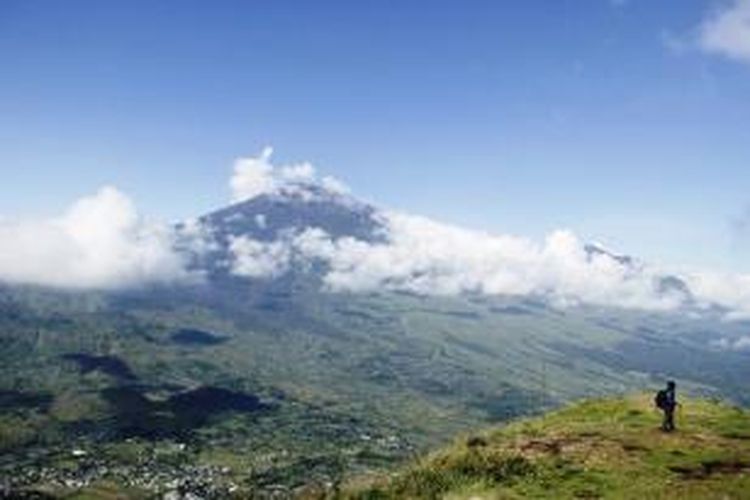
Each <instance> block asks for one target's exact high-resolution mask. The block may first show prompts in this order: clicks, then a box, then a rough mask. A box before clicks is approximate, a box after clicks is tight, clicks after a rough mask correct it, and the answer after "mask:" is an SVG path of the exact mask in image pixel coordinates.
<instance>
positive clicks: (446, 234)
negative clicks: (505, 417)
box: [234, 213, 681, 309]
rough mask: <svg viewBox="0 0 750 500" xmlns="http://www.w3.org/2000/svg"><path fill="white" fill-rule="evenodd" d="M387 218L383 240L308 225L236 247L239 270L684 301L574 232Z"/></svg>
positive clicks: (387, 285) (633, 303)
mask: <svg viewBox="0 0 750 500" xmlns="http://www.w3.org/2000/svg"><path fill="white" fill-rule="evenodd" d="M382 218H383V221H384V224H385V236H386V241H384V242H382V243H368V242H366V241H362V240H358V239H354V238H351V237H343V238H338V239H334V238H331V236H330V235H328V234H327V233H325V232H324V231H322V230H321V229H318V228H307V229H305V230H302V231H300V232H299V233H297V234H296V235H294V236H285V237H283V238H281V239H279V240H277V241H276V242H274V243H273V246H271V245H269V244H267V243H263V244H261V243H258V242H253V243H252V244H250V245H249V248H244V247H242V248H235V249H234V250H235V258H236V260H235V265H234V271H235V272H237V273H238V274H242V275H245V276H254V277H258V276H261V275H263V270H264V269H267V270H268V271H269V272H270V273H272V274H274V275H278V274H279V273H281V272H283V271H285V270H286V269H287V268H288V266H290V265H291V264H292V263H293V262H295V261H310V260H320V261H323V262H325V263H326V264H327V266H328V271H327V273H326V275H325V276H324V281H325V284H326V286H327V287H328V288H329V289H331V290H334V291H353V292H363V291H371V290H382V289H390V290H404V291H412V292H416V293H422V294H439V295H455V294H460V293H464V292H476V293H484V294H511V295H528V294H543V295H546V296H549V297H550V298H552V299H553V300H554V301H555V302H556V303H558V304H560V305H567V304H574V303H580V302H585V303H590V304H601V305H616V306H622V307H633V308H644V309H671V308H674V307H677V306H678V305H679V303H680V300H681V297H678V296H674V295H669V294H667V295H664V294H660V293H658V292H657V290H656V287H655V286H654V279H655V278H656V275H655V274H653V273H652V272H651V271H650V270H649V269H647V268H640V269H638V270H637V272H635V270H634V269H633V268H632V267H629V266H626V265H623V264H621V263H620V262H618V261H617V260H615V259H614V258H612V257H610V256H607V255H606V254H596V255H589V254H587V252H586V251H585V249H584V246H583V244H582V243H581V241H579V240H578V238H576V237H575V236H574V235H573V234H572V233H570V232H568V231H556V232H554V233H552V234H551V235H549V236H548V237H547V239H546V240H545V241H544V243H542V244H537V243H534V242H533V241H531V240H528V239H525V238H520V237H515V236H504V235H490V234H487V233H482V232H478V231H470V230H466V229H462V228H459V227H456V226H450V225H446V224H441V223H438V222H435V221H432V220H430V219H426V218H423V217H417V216H412V215H405V214H399V213H384V214H382ZM245 243H247V242H245ZM275 245H281V247H279V246H275ZM282 248H284V250H282ZM264 252H269V253H270V255H264Z"/></svg>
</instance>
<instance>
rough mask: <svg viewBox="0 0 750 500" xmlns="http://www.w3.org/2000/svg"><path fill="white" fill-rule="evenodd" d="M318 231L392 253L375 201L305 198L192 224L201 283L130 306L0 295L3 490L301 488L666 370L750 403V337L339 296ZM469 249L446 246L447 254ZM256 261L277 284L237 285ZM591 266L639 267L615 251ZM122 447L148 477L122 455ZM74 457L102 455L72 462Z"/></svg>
mask: <svg viewBox="0 0 750 500" xmlns="http://www.w3.org/2000/svg"><path fill="white" fill-rule="evenodd" d="M420 227H421V226H420ZM430 227H432V226H430ZM311 228H313V229H318V230H320V231H324V232H325V234H327V235H329V236H330V238H331V239H332V240H331V242H329V243H331V244H332V245H334V246H335V244H336V243H335V242H333V240H334V239H335V240H336V241H342V240H343V241H345V242H348V243H350V244H352V245H353V246H352V248H353V249H354V250H358V249H363V248H364V249H365V253H367V252H371V251H373V250H374V253H375V255H376V257H377V256H379V255H380V253H379V252H381V251H383V248H381V246H383V245H387V244H389V238H391V237H392V235H391V234H389V232H388V225H387V217H385V215H384V213H383V212H381V211H378V210H376V209H375V208H373V207H371V206H370V205H367V204H365V203H361V202H359V201H357V200H355V199H353V198H351V197H349V196H347V195H341V194H337V193H330V192H327V191H325V190H321V189H319V188H316V187H315V186H296V187H295V189H294V190H292V191H290V192H283V191H281V192H277V193H274V194H268V195H260V196H257V197H255V198H252V199H250V200H247V201H244V202H241V203H237V204H235V205H232V206H230V207H227V208H225V209H222V210H219V211H217V212H214V213H212V214H208V215H206V216H205V217H202V218H201V219H199V220H198V221H193V222H192V223H186V224H183V225H182V226H179V227H178V233H179V234H180V235H181V237H182V238H183V239H182V240H181V242H180V244H181V249H182V251H184V252H187V253H189V254H190V255H191V257H192V260H191V263H192V266H193V268H192V270H193V271H196V273H197V276H199V277H200V278H201V279H197V280H195V281H191V282H178V283H173V284H168V285H167V284H159V285H151V286H142V287H138V288H131V289H125V290H115V291H112V290H109V291H86V292H80V291H76V292H73V291H64V290H55V289H49V288H42V287H29V286H9V285H8V286H0V348H1V349H0V402H2V405H0V477H1V478H3V479H5V478H12V479H13V481H12V482H10V483H8V484H9V487H13V488H36V487H44V488H48V489H49V488H51V489H52V490H55V491H56V488H60V487H61V485H63V486H64V485H65V484H67V483H68V482H71V481H73V482H74V483H75V484H77V485H79V486H86V485H89V484H95V483H98V482H100V481H114V482H115V483H117V484H121V486H122V487H124V488H130V487H137V488H145V489H146V490H147V491H149V492H151V493H163V492H165V489H166V488H167V487H168V485H171V484H176V483H175V482H177V483H180V481H187V480H188V479H190V478H192V477H195V476H196V474H197V472H196V471H199V470H203V469H201V467H218V468H220V469H221V470H224V469H227V470H228V472H226V474H225V476H226V477H225V479H226V484H224V483H217V484H219V486H217V487H218V488H220V489H219V490H218V492H216V494H219V495H221V494H224V493H226V490H222V489H221V488H224V487H225V486H226V485H228V484H234V485H242V487H244V488H247V489H248V490H252V491H256V490H259V491H265V490H264V488H265V489H267V488H280V487H283V488H287V489H293V488H298V487H301V486H303V485H305V484H307V483H310V482H313V483H323V484H333V483H335V482H336V481H338V480H340V479H341V478H342V477H346V476H349V475H351V474H356V473H361V472H363V471H368V470H370V471H371V470H380V469H382V468H383V467H388V466H390V465H393V464H394V463H398V462H400V461H401V460H404V459H405V458H406V457H409V456H411V455H412V454H413V453H414V451H415V450H417V449H419V450H423V449H426V448H428V447H432V446H436V445H437V444H440V443H444V442H445V440H447V439H450V437H451V436H453V435H455V434H456V433H458V432H463V431H466V430H469V429H474V428H478V427H481V426H484V425H487V424H488V423H491V422H500V421H506V420H508V419H510V418H514V417H517V416H519V415H525V414H530V413H536V412H539V411H543V410H545V409H548V408H550V407H554V406H557V405H560V404H563V403H565V402H568V401H571V400H576V399H580V398H582V397H592V396H601V395H608V394H620V393H625V392H631V391H636V390H643V389H644V388H651V387H654V386H656V385H657V384H661V383H663V380H664V379H665V378H667V377H670V378H671V377H674V378H678V379H679V381H680V386H681V387H682V388H685V389H686V390H690V391H691V392H694V393H697V394H701V395H712V396H713V395H716V396H725V397H729V398H732V399H733V400H736V401H737V402H740V403H744V404H747V403H750V399H748V398H749V397H750V396H748V391H747V390H746V389H747V380H750V363H749V362H748V361H750V352H748V351H745V350H742V349H738V348H735V347H736V346H738V345H740V341H741V340H742V339H743V338H744V336H745V335H746V334H747V328H748V326H750V324H748V323H747V322H744V323H743V322H725V321H722V316H721V315H720V314H718V313H716V314H714V312H713V311H710V310H708V311H699V313H697V312H696V311H693V310H690V309H677V310H673V311H644V310H637V309H624V308H617V307H604V306H596V305H590V304H586V303H578V302H573V303H569V304H565V306H564V307H562V306H561V305H560V304H555V303H554V302H553V301H552V300H550V296H547V295H545V294H544V293H543V292H540V293H527V294H515V295H510V294H490V293H481V291H477V290H472V289H470V288H469V289H467V290H464V291H462V292H460V293H451V294H445V293H442V294H441V293H416V292H415V291H413V290H409V289H403V288H400V287H389V286H387V285H389V283H385V285H386V286H383V287H378V288H367V289H363V290H357V291H352V290H348V289H336V288H334V287H330V286H327V284H328V283H327V282H326V281H325V278H326V276H327V273H328V271H329V270H330V266H331V265H332V264H331V262H330V261H326V260H325V259H320V258H316V257H315V256H313V258H306V257H305V256H302V257H305V258H297V256H296V255H295V254H294V252H295V251H296V250H295V248H294V247H293V246H292V247H288V246H285V245H287V244H288V243H289V242H290V241H293V240H294V238H295V237H296V236H295V235H299V234H300V233H302V232H304V231H306V230H309V229H311ZM432 229H434V227H432ZM451 234H453V233H452V232H451V231H448V232H444V231H442V230H439V231H437V232H435V233H430V235H431V237H430V238H429V239H428V242H427V243H428V245H427V247H428V249H430V248H432V247H436V248H438V247H440V245H442V244H443V243H445V242H444V241H442V240H441V238H442V237H449V238H450V237H451ZM463 235H464V234H463V233H459V236H463ZM432 236H434V238H433V237H432ZM454 236H455V234H454ZM459 239H460V238H459ZM433 240H434V241H433ZM238 241H239V242H240V243H241V244H240V245H239V247H237V242H238ZM482 241H483V240H482ZM368 245H369V246H368ZM238 248H239V250H242V251H243V252H244V255H245V257H247V258H249V259H250V261H252V263H253V264H256V265H257V266H258V267H259V268H261V269H265V270H269V269H270V270H271V271H273V272H270V273H258V274H253V273H248V272H246V271H247V269H244V268H243V269H240V271H243V272H238V269H237V268H236V262H235V260H233V259H235V258H236V257H237V255H236V253H237V251H238ZM256 250H258V251H256ZM453 250H457V249H456V248H455V247H454V248H453ZM385 251H386V253H388V249H387V248H386V249H385ZM399 252H405V253H406V255H407V257H408V256H410V253H411V250H410V247H408V245H407V246H406V248H403V247H402V248H399V249H398V252H397V253H399ZM240 253H242V252H240ZM355 255H359V254H356V252H355ZM364 257H365V256H362V258H364ZM490 257H491V258H494V257H495V255H494V253H492V252H490ZM269 259H270V260H269ZM276 260H279V261H280V263H281V264H283V265H281V264H280V265H278V266H276V264H277V262H276ZM356 260H357V259H354V261H352V262H353V265H356ZM376 260H377V259H376ZM451 260H452V257H451V256H450V252H449V258H448V259H440V260H438V261H437V262H434V261H431V260H430V259H429V258H427V259H426V261H427V263H426V265H425V266H424V267H423V266H421V265H420V266H417V267H415V268H409V267H407V268H406V272H404V273H402V274H401V275H400V277H401V278H404V277H405V279H406V280H407V281H408V280H410V279H412V278H413V279H415V280H417V281H419V280H422V279H423V278H425V277H427V278H428V279H432V278H436V279H438V280H440V279H442V278H444V277H445V276H446V273H448V274H449V273H450V272H452V271H454V270H455V269H456V267H455V266H451V262H450V261H451ZM582 260H583V261H590V262H589V263H595V264H596V265H603V266H604V268H606V269H609V268H611V267H612V266H627V272H626V274H630V273H635V274H637V273H638V272H639V270H640V267H639V266H640V265H639V264H638V263H637V261H635V260H634V259H631V258H627V257H624V256H621V255H617V254H615V253H612V252H609V251H607V250H605V249H603V248H601V247H594V246H590V247H587V248H586V249H585V250H584V253H583V255H582ZM386 262H387V263H388V264H390V260H387V259H386ZM433 264H437V265H433ZM380 267H381V268H383V269H385V270H386V271H388V270H389V265H384V266H380ZM458 267H459V268H460V266H458ZM459 271H460V269H459ZM449 281H450V280H449ZM584 281H585V280H584ZM584 284H585V283H584ZM591 286H592V287H595V286H594V285H591ZM665 286H666V285H665ZM681 286H682V285H681V283H678V282H673V283H672V284H671V286H666V288H667V289H668V290H667V292H666V293H669V294H675V293H677V295H679V293H678V292H679V289H680V287H681ZM178 445H179V447H180V448H179V453H177V452H174V453H173V451H174V450H173V448H174V447H175V446H178ZM122 448H125V449H127V450H130V451H128V453H127V455H128V456H130V458H131V460H130V462H127V463H120V462H119V460H120V459H119V458H118V457H120V455H121V451H122ZM133 448H136V450H137V451H136V452H132V453H131V451H132V449H133ZM165 448H166V449H167V450H172V451H170V452H169V453H166V452H164V449H165ZM71 449H79V450H83V451H85V452H86V453H87V455H86V456H87V457H95V458H87V459H81V458H80V457H76V460H74V461H72V463H71V461H70V460H67V459H64V458H67V457H68V454H69V453H70V450H71ZM132 455H135V457H133V456H132ZM61 457H62V458H61ZM175 462H177V464H175ZM61 463H62V464H64V466H65V467H61V465H60V464H61ZM144 464H148V466H146V465H144ZM154 468H155V469H157V470H159V471H160V478H161V479H160V480H159V481H152V479H153V478H152V475H151V472H150V469H154ZM113 470H116V471H118V472H117V473H114V472H113ZM198 475H199V476H200V474H198ZM206 481H208V479H206ZM191 484H193V483H191ZM201 484H203V483H201ZM206 484H209V483H206ZM206 484H203V486H201V487H204V486H205V487H206V488H208V487H209V486H206ZM144 485H145V486H144ZM222 485H224V486H222ZM3 486H4V485H3V483H1V482H0V487H3ZM191 487H192V486H191ZM226 487H227V488H228V487H229V486H226Z"/></svg>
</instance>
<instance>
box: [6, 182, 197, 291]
mask: <svg viewBox="0 0 750 500" xmlns="http://www.w3.org/2000/svg"><path fill="white" fill-rule="evenodd" d="M0 241H2V245H0V281H4V282H9V283H26V284H38V285H48V286H55V287H66V288H87V287H95V288H113V287H121V286H132V285H137V284H140V283H143V282H146V281H148V282H154V281H170V280H174V279H186V278H188V277H190V274H189V273H188V272H187V271H185V268H184V265H183V264H184V263H183V260H182V258H181V257H180V256H179V255H178V254H177V253H176V252H175V251H174V247H173V233H172V231H171V229H170V228H168V227H166V226H162V225H160V224H157V223H154V222H150V221H147V220H145V219H144V218H143V217H141V216H140V215H139V214H138V213H137V211H136V209H135V207H134V205H133V203H132V202H131V201H130V200H129V199H128V198H127V197H126V196H125V195H123V194H122V193H120V192H119V191H118V190H117V189H115V188H112V187H105V188H102V189H101V190H99V192H98V193H96V194H95V195H93V196H90V197H86V198H82V199H80V200H78V201H77V202H75V203H74V204H73V205H72V206H71V207H70V208H69V209H68V210H67V211H66V212H65V213H64V214H63V215H62V216H61V217H57V218H53V219H48V220H31V221H30V220H15V221H14V220H8V219H4V220H2V221H0Z"/></svg>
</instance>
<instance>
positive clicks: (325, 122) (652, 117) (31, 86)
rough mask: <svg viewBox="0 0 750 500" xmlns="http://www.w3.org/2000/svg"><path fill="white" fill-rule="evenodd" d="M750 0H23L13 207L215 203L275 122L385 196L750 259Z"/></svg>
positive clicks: (5, 57) (292, 150)
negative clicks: (720, 20) (99, 193)
mask: <svg viewBox="0 0 750 500" xmlns="http://www.w3.org/2000/svg"><path fill="white" fill-rule="evenodd" d="M743 5H747V2H745V1H744V0H735V1H724V2H722V1H712V0H679V1H678V0H671V1H669V0H627V1H623V0H620V1H612V0H559V1H554V2H553V1H541V0H523V1H521V0H518V1H476V0H470V1H465V2H456V1H452V2H448V1H429V2H428V1H410V2H403V1H402V2H397V1H385V0H383V1H363V2H350V1H318V2H303V1H296V2H288V1H273V2H261V1H250V0H248V1H236V2H233V1H217V2H197V1H196V2H193V1H180V2H177V1H169V2H167V1H153V0H151V1H129V2H100V1H78V0H68V1H65V2H58V1H38V0H30V1H27V0H17V1H16V0H4V1H2V2H0V116H2V119H0V214H1V215H3V216H27V215H47V214H53V213H57V212H59V211H60V210H62V209H63V208H64V207H65V206H67V205H68V204H69V203H70V202H71V201H72V200H74V199H76V198H79V197H80V196H82V195H85V194H89V193H92V192H94V191H95V190H96V189H97V188H98V187H99V186H101V185H103V184H112V185H115V186H117V187H118V188H119V189H121V190H123V191H124V192H126V193H127V194H128V195H129V196H131V197H132V198H133V199H134V200H136V202H137V204H138V206H139V208H140V209H141V210H142V211H143V212H145V213H148V214H151V215H154V216H157V217H160V218H163V219H178V218H183V217H187V216H193V215H198V214H201V213H203V212H205V211H207V210H210V209H212V208H216V207H218V206H221V205H223V204H225V203H226V202H227V200H228V198H229V190H228V188H227V180H228V177H229V175H230V173H231V167H232V162H233V161H234V159H235V158H237V157H239V156H246V155H255V154H257V153H259V152H260V151H261V149H262V148H263V146H265V145H268V144H270V145H273V146H274V148H275V151H276V157H277V158H278V160H279V161H281V162H285V161H303V160H304V161H310V162H312V163H313V164H315V165H316V166H317V167H318V169H319V170H320V171H321V172H323V173H326V174H331V175H334V176H336V177H338V178H340V179H343V180H344V181H346V182H347V183H348V184H349V185H350V186H351V187H352V189H353V190H354V192H355V193H356V194H357V195H360V196H362V197H364V198H366V199H369V200H373V201H375V202H377V203H378V204H380V205H384V206H389V207H394V208H398V209H403V210H407V211H410V212H416V213H421V214H424V215H428V216H431V217H434V218H437V219H440V220H444V221H448V222H453V223H458V224H462V225H466V226H469V227H474V228H483V229H487V230H491V231H496V232H503V233H508V232H510V233H516V234H522V235H527V236H531V237H535V238H541V237H542V236H543V235H544V234H545V233H547V232H549V231H551V230H553V229H555V228H561V227H564V228H569V229H572V230H573V231H575V232H576V233H578V234H579V235H581V236H582V237H584V238H587V239H594V240H598V241H602V242H604V243H606V244H608V245H610V246H613V247H615V248H617V249H620V250H622V251H625V252H629V253H633V254H636V255H640V256H642V257H644V258H646V259H648V260H651V261H654V262H657V263H666V264H670V265H675V266H686V267H708V268H717V269H733V270H739V271H750V261H749V260H748V259H746V258H745V256H746V255H747V252H748V250H750V245H749V244H748V239H750V238H749V236H750V235H748V234H747V228H748V227H750V213H748V206H750V189H749V188H750V99H749V98H748V97H749V96H750V59H749V58H745V57H744V54H745V52H743V50H744V48H745V47H746V45H745V44H748V45H750V41H748V40H750V39H746V38H745V35H747V36H749V37H750V31H747V32H745V31H742V25H740V27H739V28H738V30H737V31H736V32H735V33H734V38H732V37H731V36H729V37H728V38H727V37H725V38H722V39H720V41H719V42H718V43H719V45H718V47H717V45H716V44H714V45H713V46H712V45H710V44H707V43H706V42H705V40H702V39H701V27H702V26H705V25H706V23H707V22H709V21H710V20H711V19H715V18H716V17H717V16H718V15H720V14H721V13H722V12H723V13H726V12H730V13H731V12H732V9H734V10H738V9H739V10H741V9H742V8H744V7H743ZM730 24H731V23H730ZM730 28H731V25H730ZM730 35H731V33H730ZM721 40H728V41H726V42H723V41H721ZM732 43H734V44H735V45H737V47H736V48H734V49H733V48H732V46H731V44H732ZM722 44H723V45H722ZM733 51H734V52H733Z"/></svg>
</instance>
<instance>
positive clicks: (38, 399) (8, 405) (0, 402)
mask: <svg viewBox="0 0 750 500" xmlns="http://www.w3.org/2000/svg"><path fill="white" fill-rule="evenodd" d="M51 405H52V396H50V395H48V394H40V393H30V392H23V391H14V390H10V391H8V390H0V409H2V410H3V411H19V410H21V411H23V410H40V411H42V412H46V411H47V410H48V409H49V407H50V406H51Z"/></svg>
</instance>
